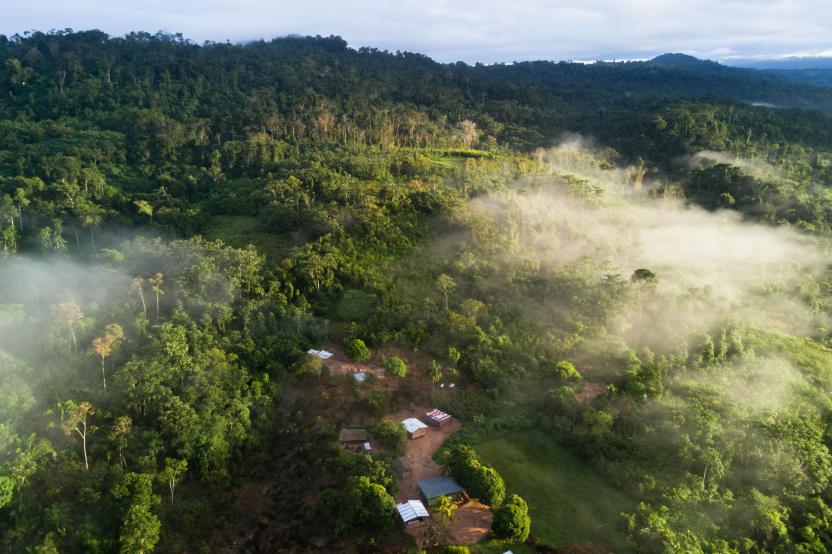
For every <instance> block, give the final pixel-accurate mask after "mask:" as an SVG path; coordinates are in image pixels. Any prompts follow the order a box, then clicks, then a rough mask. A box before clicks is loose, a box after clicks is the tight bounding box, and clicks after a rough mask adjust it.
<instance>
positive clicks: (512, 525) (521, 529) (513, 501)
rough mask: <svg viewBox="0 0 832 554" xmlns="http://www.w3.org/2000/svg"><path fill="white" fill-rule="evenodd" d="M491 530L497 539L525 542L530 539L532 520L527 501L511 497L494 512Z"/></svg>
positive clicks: (514, 496)
mask: <svg viewBox="0 0 832 554" xmlns="http://www.w3.org/2000/svg"><path fill="white" fill-rule="evenodd" d="M491 530H492V531H493V532H494V535H495V536H496V537H497V538H500V539H505V540H511V541H518V542H524V541H525V540H526V539H527V538H529V531H530V530H531V518H530V517H529V507H528V505H527V504H526V501H525V500H523V499H522V498H520V497H519V496H517V495H516V494H513V495H511V496H510V497H509V498H508V500H506V501H505V503H504V504H503V505H502V506H500V507H499V508H497V509H496V510H495V511H494V522H493V523H492V524H491Z"/></svg>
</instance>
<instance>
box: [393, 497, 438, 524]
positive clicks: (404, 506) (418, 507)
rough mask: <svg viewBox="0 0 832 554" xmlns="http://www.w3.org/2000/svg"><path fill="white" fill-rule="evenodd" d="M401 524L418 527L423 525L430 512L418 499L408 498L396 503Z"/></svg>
mask: <svg viewBox="0 0 832 554" xmlns="http://www.w3.org/2000/svg"><path fill="white" fill-rule="evenodd" d="M396 510H397V511H398V512H399V518H401V521H402V524H404V526H405V527H411V528H412V527H418V526H421V525H424V524H425V523H426V522H427V520H428V518H429V517H430V514H429V513H428V510H427V508H425V505H424V504H422V502H421V501H419V500H408V501H407V502H402V503H401V504H397V505H396Z"/></svg>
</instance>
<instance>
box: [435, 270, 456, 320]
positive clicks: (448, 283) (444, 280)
mask: <svg viewBox="0 0 832 554" xmlns="http://www.w3.org/2000/svg"><path fill="white" fill-rule="evenodd" d="M455 287H456V282H455V281H454V280H453V278H451V277H450V276H449V275H445V274H444V273H443V274H441V275H440V276H439V277H437V278H436V288H438V289H439V290H440V291H441V292H442V296H443V297H444V298H445V311H448V310H450V308H449V305H448V294H449V293H450V292H451V291H452V290H453V289H454V288H455Z"/></svg>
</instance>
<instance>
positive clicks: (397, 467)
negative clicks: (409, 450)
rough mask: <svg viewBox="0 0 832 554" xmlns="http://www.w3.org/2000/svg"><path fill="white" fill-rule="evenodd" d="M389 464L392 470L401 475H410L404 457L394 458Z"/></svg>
mask: <svg viewBox="0 0 832 554" xmlns="http://www.w3.org/2000/svg"><path fill="white" fill-rule="evenodd" d="M391 465H392V466H393V471H395V472H396V473H398V474H399V475H401V476H402V477H405V478H407V477H410V466H409V465H407V461H406V460H405V459H404V458H396V459H395V460H393V463H392V464H391Z"/></svg>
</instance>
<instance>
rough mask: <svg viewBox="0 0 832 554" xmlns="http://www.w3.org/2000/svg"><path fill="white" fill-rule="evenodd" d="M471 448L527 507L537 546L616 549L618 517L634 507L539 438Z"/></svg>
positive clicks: (522, 436)
mask: <svg viewBox="0 0 832 554" xmlns="http://www.w3.org/2000/svg"><path fill="white" fill-rule="evenodd" d="M475 448H476V450H477V452H478V453H479V455H480V458H481V459H482V460H483V461H484V462H486V463H488V464H489V465H492V466H493V467H494V468H495V469H496V470H497V471H498V472H500V474H501V475H502V476H503V479H504V480H505V482H506V490H507V492H508V493H511V492H516V493H517V494H519V495H520V496H522V497H523V498H524V499H525V500H526V502H528V504H529V512H530V515H531V518H532V535H534V536H536V537H538V538H539V539H540V541H541V542H543V543H545V544H548V545H550V546H553V547H557V548H559V547H563V546H567V545H569V544H574V543H587V542H602V543H606V544H608V545H610V546H612V547H620V546H621V545H622V543H623V541H624V533H623V530H622V529H621V528H620V526H619V522H620V519H619V517H618V514H620V513H621V512H632V511H633V510H635V501H633V500H632V499H630V498H629V497H628V496H627V495H625V494H624V493H622V492H621V491H619V490H617V489H614V488H613V487H611V486H610V485H608V484H607V483H606V482H605V481H604V480H603V479H602V478H601V476H599V475H598V474H597V473H596V472H595V471H593V470H592V469H591V468H589V467H587V465H586V464H585V463H584V462H582V461H581V460H580V459H578V458H577V457H576V456H575V455H573V454H572V453H570V452H569V451H567V450H566V449H564V448H563V447H562V446H560V445H558V444H557V443H555V442H554V441H553V440H552V439H550V438H549V437H547V436H546V435H545V434H544V433H542V432H540V431H526V432H522V433H517V434H514V435H510V436H508V437H505V438H502V439H498V440H493V441H488V442H485V443H482V444H479V445H477V446H476V447H475Z"/></svg>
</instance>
